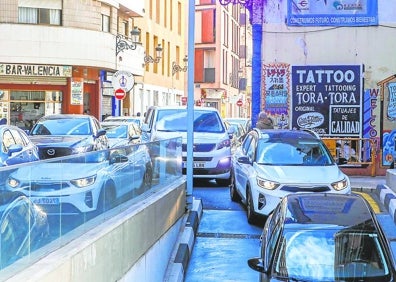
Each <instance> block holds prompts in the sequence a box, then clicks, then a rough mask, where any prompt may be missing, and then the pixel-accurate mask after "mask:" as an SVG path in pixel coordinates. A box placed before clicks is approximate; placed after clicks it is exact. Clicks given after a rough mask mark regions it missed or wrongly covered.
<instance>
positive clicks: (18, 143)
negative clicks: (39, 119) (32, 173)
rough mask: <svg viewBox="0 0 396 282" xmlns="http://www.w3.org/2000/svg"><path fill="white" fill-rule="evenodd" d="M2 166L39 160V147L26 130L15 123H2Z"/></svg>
mask: <svg viewBox="0 0 396 282" xmlns="http://www.w3.org/2000/svg"><path fill="white" fill-rule="evenodd" d="M0 142H1V144H2V146H1V150H0V160H1V161H0V166H9V165H16V164H20V163H27V162H32V161H38V160H39V154H38V148H37V146H36V145H35V144H34V143H33V142H32V141H31V140H30V139H29V137H28V136H27V134H26V133H25V131H23V130H22V129H20V128H18V127H16V126H13V125H0Z"/></svg>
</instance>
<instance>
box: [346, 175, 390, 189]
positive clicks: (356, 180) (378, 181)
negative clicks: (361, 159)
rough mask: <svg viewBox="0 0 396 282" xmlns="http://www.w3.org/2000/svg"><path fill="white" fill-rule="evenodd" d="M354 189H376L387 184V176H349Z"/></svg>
mask: <svg viewBox="0 0 396 282" xmlns="http://www.w3.org/2000/svg"><path fill="white" fill-rule="evenodd" d="M349 180H350V181H351V187H352V189H376V188H377V185H385V184H386V176H374V177H373V176H349Z"/></svg>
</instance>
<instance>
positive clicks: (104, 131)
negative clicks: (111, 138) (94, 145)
mask: <svg viewBox="0 0 396 282" xmlns="http://www.w3.org/2000/svg"><path fill="white" fill-rule="evenodd" d="M103 135H106V130H104V129H99V131H98V133H97V134H96V138H98V137H100V136H103Z"/></svg>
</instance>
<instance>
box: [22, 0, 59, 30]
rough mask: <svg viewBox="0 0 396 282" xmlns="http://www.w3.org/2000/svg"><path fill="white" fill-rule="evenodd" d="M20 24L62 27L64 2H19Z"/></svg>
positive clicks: (25, 0) (54, 0)
mask: <svg viewBox="0 0 396 282" xmlns="http://www.w3.org/2000/svg"><path fill="white" fill-rule="evenodd" d="M17 2H18V22H19V23H28V24H42V25H61V23H62V0H51V1H31V0H18V1H17Z"/></svg>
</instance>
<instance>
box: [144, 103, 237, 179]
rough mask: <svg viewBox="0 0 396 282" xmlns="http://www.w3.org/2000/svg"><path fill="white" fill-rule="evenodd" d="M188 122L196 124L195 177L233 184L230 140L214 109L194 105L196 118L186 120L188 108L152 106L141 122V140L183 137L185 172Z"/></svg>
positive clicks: (184, 166) (229, 131)
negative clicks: (231, 182)
mask: <svg viewBox="0 0 396 282" xmlns="http://www.w3.org/2000/svg"><path fill="white" fill-rule="evenodd" d="M187 122H192V123H193V128H194V133H193V135H194V145H193V176H194V178H206V179H215V180H216V182H217V184H218V185H221V186H227V185H229V184H230V170H231V139H230V137H232V134H233V129H229V130H228V131H227V129H226V127H225V125H224V121H223V120H222V118H221V117H220V114H219V112H218V111H217V109H215V108H209V107H194V119H193V120H191V121H188V120H187V108H186V107H180V106H175V107H169V106H167V107H158V106H153V107H150V108H149V109H148V111H147V113H146V117H145V120H144V121H143V124H142V127H141V129H142V142H153V141H158V140H161V139H169V138H174V137H177V136H181V137H182V142H183V144H182V151H183V152H182V157H183V174H185V173H186V159H187V124H188V123H187Z"/></svg>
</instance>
